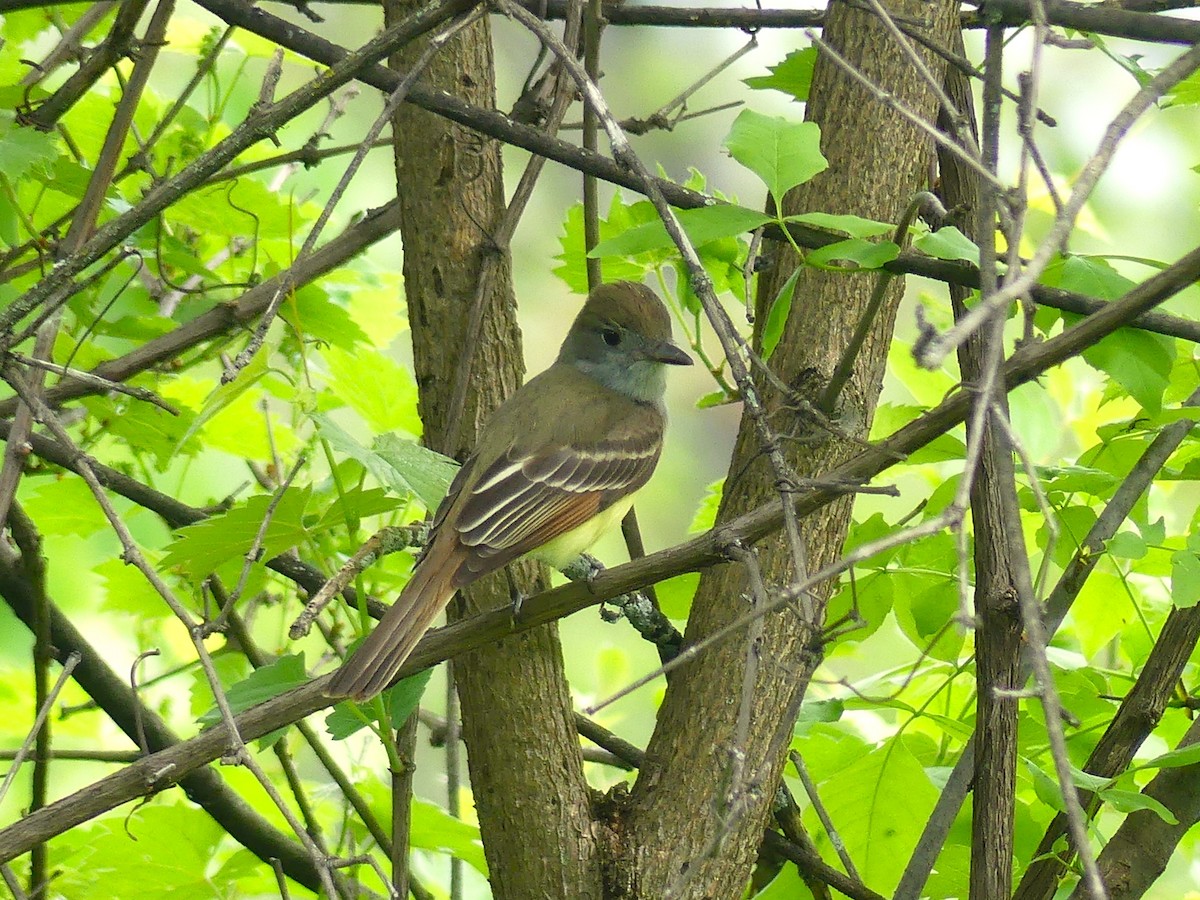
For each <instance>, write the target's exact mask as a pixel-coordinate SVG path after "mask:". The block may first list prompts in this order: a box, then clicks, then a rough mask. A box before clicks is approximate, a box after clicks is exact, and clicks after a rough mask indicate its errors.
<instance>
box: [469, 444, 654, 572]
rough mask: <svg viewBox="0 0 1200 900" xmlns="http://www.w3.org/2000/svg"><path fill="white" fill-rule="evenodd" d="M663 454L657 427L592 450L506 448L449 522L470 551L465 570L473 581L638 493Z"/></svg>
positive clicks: (579, 447)
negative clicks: (525, 450)
mask: <svg viewBox="0 0 1200 900" xmlns="http://www.w3.org/2000/svg"><path fill="white" fill-rule="evenodd" d="M661 451H662V427H661V423H660V422H656V421H648V422H646V423H644V424H643V425H641V427H637V428H630V429H628V430H627V431H625V433H622V434H619V435H610V436H609V437H608V438H607V439H606V440H604V441H603V442H600V443H596V444H591V445H589V446H579V445H566V446H558V447H553V448H550V449H547V450H543V451H541V452H538V453H534V454H528V453H524V452H522V451H520V450H519V449H517V448H514V449H510V450H509V451H508V452H507V453H504V454H502V455H501V456H500V457H499V458H498V459H496V460H495V461H494V462H493V463H491V465H489V466H488V467H487V468H486V469H485V470H484V471H482V472H481V473H480V474H479V476H478V477H477V478H475V479H474V482H473V484H471V486H470V488H469V489H468V494H467V496H466V498H465V499H464V500H463V502H462V505H461V506H460V507H459V508H458V509H457V511H456V514H455V515H454V516H453V524H452V527H453V528H454V530H455V532H456V533H457V535H458V539H459V541H460V542H461V544H462V545H463V546H464V547H466V548H468V549H469V550H470V551H471V553H470V558H469V559H468V560H467V563H466V566H465V568H466V569H467V571H469V572H471V573H473V574H474V575H476V576H478V575H479V574H482V573H483V572H484V571H491V570H494V569H497V568H499V567H500V566H502V565H505V564H506V563H507V562H509V561H510V560H513V559H516V558H517V557H519V556H522V555H524V554H525V553H528V552H529V551H530V550H534V549H536V548H538V547H540V546H542V545H543V544H545V543H548V542H549V541H552V540H553V539H554V538H556V537H559V536H560V535H563V534H566V533H567V532H569V531H572V530H573V529H575V528H577V527H578V526H580V525H582V524H583V523H584V522H586V521H587V520H588V519H590V518H592V517H593V516H595V515H596V514H597V513H599V512H601V511H602V510H604V509H605V508H607V507H608V506H611V505H612V504H613V503H615V502H617V501H618V500H620V499H621V498H623V497H626V496H628V495H629V494H631V493H633V492H634V491H636V490H638V489H639V488H640V487H642V485H644V484H645V483H646V482H647V481H648V480H649V479H650V475H651V473H652V472H653V471H654V467H655V465H656V464H657V463H658V456H659V453H660V452H661ZM446 524H450V523H449V522H447V523H446Z"/></svg>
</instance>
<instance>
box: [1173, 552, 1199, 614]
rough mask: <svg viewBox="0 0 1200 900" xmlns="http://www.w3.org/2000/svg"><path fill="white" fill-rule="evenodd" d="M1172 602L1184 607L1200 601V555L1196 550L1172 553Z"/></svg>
mask: <svg viewBox="0 0 1200 900" xmlns="http://www.w3.org/2000/svg"><path fill="white" fill-rule="evenodd" d="M1171 602H1172V603H1174V604H1175V605H1176V606H1177V607H1180V608H1183V609H1190V608H1191V607H1193V606H1195V605H1196V604H1197V603H1198V602H1200V555H1197V554H1196V552H1195V551H1194V550H1179V551H1177V552H1175V553H1172V554H1171Z"/></svg>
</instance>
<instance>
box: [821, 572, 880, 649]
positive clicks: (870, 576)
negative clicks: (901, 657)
mask: <svg viewBox="0 0 1200 900" xmlns="http://www.w3.org/2000/svg"><path fill="white" fill-rule="evenodd" d="M893 603H894V597H893V594H892V577H891V573H890V572H888V571H886V570H883V569H879V570H871V569H867V568H865V567H863V568H862V569H858V570H856V571H855V576H854V581H853V586H852V583H851V581H850V578H849V577H848V576H847V577H846V578H843V579H842V581H841V583H840V584H839V586H838V592H837V593H836V594H834V595H833V596H832V597H831V598H830V599H829V606H828V609H827V611H826V614H825V622H826V624H827V625H835V626H836V631H835V634H836V635H837V641H838V643H842V642H847V643H857V642H859V641H865V640H866V639H867V638H869V637H870V636H871V635H873V634H874V633H875V632H877V631H878V630H879V629H880V628H881V627H882V626H883V623H884V620H885V619H887V615H888V613H889V612H891V611H892V605H893ZM855 611H857V617H856V618H857V621H856V620H855V619H854V618H851V614H852V613H853V612H855Z"/></svg>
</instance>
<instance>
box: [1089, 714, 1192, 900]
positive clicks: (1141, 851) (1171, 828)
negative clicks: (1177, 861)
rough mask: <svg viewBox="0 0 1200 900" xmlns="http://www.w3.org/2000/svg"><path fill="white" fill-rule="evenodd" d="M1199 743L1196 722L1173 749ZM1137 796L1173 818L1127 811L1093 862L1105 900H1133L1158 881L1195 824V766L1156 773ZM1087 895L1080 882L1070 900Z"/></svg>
mask: <svg viewBox="0 0 1200 900" xmlns="http://www.w3.org/2000/svg"><path fill="white" fill-rule="evenodd" d="M1197 741H1200V719H1197V720H1196V721H1195V722H1193V723H1192V725H1191V727H1190V728H1188V730H1187V733H1186V734H1184V736H1183V739H1182V740H1181V741H1180V742H1179V746H1178V747H1177V748H1176V749H1177V750H1182V749H1184V748H1185V747H1189V746H1191V745H1192V744H1195V743H1196V742H1197ZM1142 793H1143V794H1144V795H1145V796H1147V797H1150V798H1151V799H1153V800H1157V801H1158V802H1159V803H1161V804H1162V805H1163V806H1165V807H1166V808H1167V809H1168V810H1170V811H1171V813H1173V814H1174V816H1175V819H1176V821H1174V822H1167V821H1165V820H1164V819H1163V817H1162V816H1160V815H1159V814H1158V812H1157V811H1155V810H1152V809H1139V810H1135V811H1134V812H1131V813H1130V814H1129V815H1128V816H1126V817H1125V821H1124V822H1122V823H1121V827H1120V828H1118V829H1117V830H1116V833H1115V834H1113V836H1112V837H1111V838H1110V839H1109V841H1108V843H1107V844H1105V845H1104V849H1103V850H1102V851H1101V852H1100V856H1099V857H1098V858H1097V860H1096V862H1097V863H1098V864H1099V866H1100V875H1101V876H1102V878H1103V880H1104V885H1105V887H1106V888H1108V896H1109V900H1137V898H1138V897H1142V896H1144V895H1145V894H1146V892H1147V891H1148V890H1150V887H1151V886H1152V885H1153V884H1154V882H1155V881H1157V880H1158V878H1159V876H1160V875H1162V873H1163V871H1164V870H1165V869H1166V868H1167V863H1169V862H1170V861H1171V856H1172V854H1174V853H1175V850H1176V849H1177V848H1178V847H1179V842H1180V841H1181V840H1183V837H1184V835H1186V834H1187V833H1188V831H1189V830H1191V828H1192V826H1194V825H1195V824H1196V822H1197V821H1200V763H1194V764H1192V765H1190V766H1180V767H1178V768H1168V769H1161V770H1160V771H1159V773H1158V774H1157V775H1156V776H1154V779H1153V780H1152V781H1151V782H1150V783H1149V784H1148V785H1146V787H1145V789H1144V790H1143V791H1142ZM1091 896H1092V895H1091V894H1090V893H1089V892H1088V890H1087V885H1086V883H1084V882H1083V881H1080V883H1079V884H1078V885H1077V886H1076V888H1075V891H1074V892H1073V893H1072V894H1071V900H1088V898H1089V897H1091Z"/></svg>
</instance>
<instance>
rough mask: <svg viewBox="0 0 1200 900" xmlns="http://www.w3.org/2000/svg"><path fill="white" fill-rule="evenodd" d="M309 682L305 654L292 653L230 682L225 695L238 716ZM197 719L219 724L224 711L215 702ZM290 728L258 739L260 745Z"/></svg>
mask: <svg viewBox="0 0 1200 900" xmlns="http://www.w3.org/2000/svg"><path fill="white" fill-rule="evenodd" d="M307 683H308V673H307V672H306V671H305V670H304V654H303V653H289V654H286V655H284V656H281V657H279V658H278V659H277V660H275V661H274V662H273V663H270V664H268V665H265V666H260V667H259V668H257V669H255V670H254V671H253V672H251V673H250V674H249V675H248V676H246V677H245V678H244V679H242V680H241V681H239V682H237V683H236V684H233V685H230V686H229V688H228V689H226V691H225V699H226V700H227V701H228V702H229V707H230V709H231V710H232V711H233V714H234V715H235V716H236V715H238V714H239V713H243V712H245V711H246V710H248V709H249V708H250V707H252V706H257V705H258V704H259V703H265V702H266V701H268V700H270V699H271V698H273V697H278V696H279V695H280V694H283V693H286V692H287V691H290V690H291V689H292V688H296V687H300V685H302V684H307ZM197 721H198V722H199V723H200V724H201V725H203V726H204V727H205V728H209V727H211V726H213V725H216V724H217V723H218V722H220V721H221V711H220V710H219V709H217V706H216V704H215V703H214V704H213V706H211V707H210V708H209V709H208V710H207V711H205V712H204V713H203V714H202V715H201V716H200V717H199V719H197ZM284 731H286V729H279V730H278V731H274V732H272V733H270V734H267V735H264V736H263V737H261V738H259V739H258V747H259V749H260V750H261V749H264V748H266V747H269V746H271V745H272V744H273V743H275V741H277V740H279V738H280V737H282V736H283V733H284Z"/></svg>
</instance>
